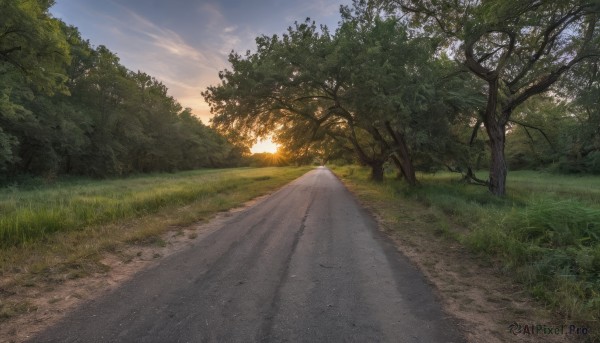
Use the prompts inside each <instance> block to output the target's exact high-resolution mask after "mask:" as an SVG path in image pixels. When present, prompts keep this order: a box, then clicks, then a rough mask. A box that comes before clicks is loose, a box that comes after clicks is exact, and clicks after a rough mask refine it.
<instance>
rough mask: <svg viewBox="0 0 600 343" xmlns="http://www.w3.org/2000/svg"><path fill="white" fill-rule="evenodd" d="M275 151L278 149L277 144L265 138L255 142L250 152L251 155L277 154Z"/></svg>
mask: <svg viewBox="0 0 600 343" xmlns="http://www.w3.org/2000/svg"><path fill="white" fill-rule="evenodd" d="M277 149H278V146H277V144H275V143H273V141H272V140H271V139H270V138H267V139H261V140H259V141H258V142H256V144H254V146H252V148H251V149H250V151H251V152H252V153H253V154H257V153H263V152H268V153H271V154H275V153H277Z"/></svg>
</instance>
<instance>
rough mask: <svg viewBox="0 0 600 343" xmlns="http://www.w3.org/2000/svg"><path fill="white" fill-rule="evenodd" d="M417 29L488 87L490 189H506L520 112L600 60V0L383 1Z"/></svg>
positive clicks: (486, 115)
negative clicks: (577, 69) (514, 120)
mask: <svg viewBox="0 0 600 343" xmlns="http://www.w3.org/2000/svg"><path fill="white" fill-rule="evenodd" d="M383 2H384V3H386V4H388V5H390V6H391V7H392V8H394V7H395V8H397V9H400V10H401V11H402V12H403V13H405V14H408V15H409V19H410V21H411V23H412V24H414V25H415V27H416V28H417V30H419V31H420V32H421V33H423V34H427V35H437V36H439V37H442V38H444V39H445V40H446V42H447V45H446V46H448V47H449V49H454V52H455V54H456V57H457V58H458V59H460V60H461V61H462V63H463V64H464V66H465V67H466V68H467V69H468V70H469V71H471V72H472V73H473V74H475V75H476V76H477V77H479V78H481V79H482V80H484V81H485V82H486V84H487V90H486V93H487V95H486V98H487V103H486V107H485V110H484V111H483V113H482V118H481V119H482V121H483V124H484V125H485V129H486V131H487V134H488V136H489V145H490V149H491V162H490V173H489V189H490V191H491V192H492V193H493V194H495V195H500V196H501V195H504V194H505V193H506V175H507V166H506V160H505V154H504V148H505V140H506V130H507V125H509V123H510V120H511V116H512V114H513V112H514V111H515V109H516V108H517V107H518V106H519V105H521V104H523V103H524V102H525V101H526V100H527V99H529V98H530V97H532V96H533V95H536V94H540V93H542V92H545V91H547V90H548V89H550V87H551V86H553V85H554V84H555V83H556V82H557V81H558V80H559V79H560V78H561V77H562V76H563V75H564V74H565V73H566V72H567V71H569V70H570V69H572V68H573V67H574V66H576V65H577V64H579V63H581V62H582V61H585V60H586V59H593V58H598V56H599V51H598V49H599V47H600V41H599V37H600V32H599V29H598V20H599V13H600V3H599V2H598V1H593V0H564V1H551V0H540V1H524V0H491V1H455V0H391V1H388V0H383Z"/></svg>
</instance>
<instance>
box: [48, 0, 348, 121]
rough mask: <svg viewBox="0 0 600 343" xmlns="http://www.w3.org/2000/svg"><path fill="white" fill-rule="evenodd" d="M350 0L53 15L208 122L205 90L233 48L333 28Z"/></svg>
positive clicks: (93, 3) (106, 1) (60, 5)
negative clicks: (291, 31) (299, 27)
mask: <svg viewBox="0 0 600 343" xmlns="http://www.w3.org/2000/svg"><path fill="white" fill-rule="evenodd" d="M351 2H352V1H351V0H329V1H328V0H304V1H291V0H279V1H278V0H250V1H243V0H221V1H216V0H213V1H209V0H168V1H167V0H57V1H56V4H55V5H54V7H52V9H51V13H52V14H53V15H54V16H55V17H57V18H60V19H62V20H63V21H65V22H66V23H67V24H70V25H74V26H76V27H78V28H79V30H80V31H81V34H82V36H83V37H84V38H85V39H89V40H90V42H91V44H92V45H94V46H98V45H105V46H107V47H108V48H109V49H110V50H111V51H112V52H114V53H116V54H117V55H118V56H119V58H120V59H121V63H122V64H123V65H125V66H126V67H127V68H129V69H131V70H134V71H137V70H141V71H144V72H146V73H148V74H150V75H152V76H154V77H156V78H157V79H159V80H160V81H162V82H163V83H164V84H165V85H166V86H167V87H168V88H169V93H170V94H171V95H172V96H174V97H175V98H176V99H177V100H178V101H179V102H180V103H181V104H182V106H184V107H191V108H192V109H193V111H194V113H195V114H196V115H198V116H199V117H200V118H201V119H202V120H203V121H204V122H205V123H207V122H208V118H209V117H210V112H209V109H208V105H207V104H206V103H205V102H204V100H203V99H202V96H201V95H200V92H202V91H203V90H204V89H205V88H206V87H207V86H209V85H211V84H217V83H218V81H219V80H218V71H219V70H222V69H224V68H227V67H228V63H227V55H228V53H229V52H230V51H231V50H235V51H238V52H244V51H246V50H248V49H251V50H252V49H253V48H254V46H255V45H254V39H255V38H256V37H257V36H259V35H262V34H267V35H272V34H281V33H283V32H284V31H285V30H286V29H287V27H288V26H290V25H292V24H293V23H294V21H304V19H306V17H310V18H311V19H313V20H315V21H316V22H317V24H325V25H327V26H329V27H330V29H332V31H333V30H334V29H335V27H337V22H338V21H339V18H340V16H339V6H340V4H346V5H348V4H350V3H351Z"/></svg>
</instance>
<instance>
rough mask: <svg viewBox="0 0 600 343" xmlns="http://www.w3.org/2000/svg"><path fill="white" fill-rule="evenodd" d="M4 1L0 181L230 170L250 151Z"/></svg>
mask: <svg viewBox="0 0 600 343" xmlns="http://www.w3.org/2000/svg"><path fill="white" fill-rule="evenodd" d="M52 4H53V1H38V0H26V1H12V0H2V1H0V181H4V182H12V181H14V180H17V179H19V178H20V177H24V176H28V177H30V176H36V177H43V178H46V179H53V178H55V177H56V176H59V175H83V176H92V177H107V176H125V175H129V174H135V173H148V172H161V171H176V170H189V169H197V168H201V167H213V168H214V167H228V166H233V165H236V164H237V163H238V159H239V158H240V157H241V153H242V151H241V150H239V149H237V148H235V147H234V146H233V145H231V144H229V143H228V141H227V140H226V139H225V138H224V137H223V136H221V135H219V134H218V133H217V132H215V131H214V130H213V129H211V128H209V127H208V126H206V125H204V124H203V123H202V122H201V121H200V120H199V119H198V118H197V117H195V116H194V115H193V114H192V113H191V110H190V109H189V108H182V106H181V105H180V104H179V103H178V102H177V100H175V99H174V98H173V97H171V96H169V94H168V92H167V87H165V85H163V84H162V83H161V82H160V81H159V80H157V79H155V78H153V77H152V76H150V75H148V74H145V73H144V72H141V71H137V72H134V71H131V70H128V69H127V68H125V67H124V66H123V65H121V64H120V63H119V58H118V57H117V55H116V54H114V53H113V52H111V51H110V50H109V49H108V48H106V47H105V46H102V45H100V46H98V47H93V46H91V45H90V43H89V41H87V40H85V39H84V38H83V37H81V34H80V33H79V31H78V30H77V28H75V27H73V26H69V25H67V24H65V23H64V22H62V21H60V20H58V19H56V18H53V17H51V16H50V15H49V13H48V9H49V8H50V7H51V6H52Z"/></svg>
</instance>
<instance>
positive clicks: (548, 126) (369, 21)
mask: <svg viewBox="0 0 600 343" xmlns="http://www.w3.org/2000/svg"><path fill="white" fill-rule="evenodd" d="M341 14H342V19H341V21H340V24H339V26H338V27H337V28H336V29H335V30H334V31H330V30H329V29H328V28H327V27H318V26H317V25H316V24H315V23H314V22H312V21H310V20H307V21H306V22H304V23H296V25H294V26H293V27H290V28H289V29H288V31H287V33H285V34H284V35H282V36H277V35H274V36H261V37H258V38H257V39H256V43H257V45H256V50H255V52H247V53H246V54H244V55H241V54H237V53H232V54H231V55H230V56H229V62H230V63H231V69H229V70H224V71H222V72H221V73H220V74H219V76H220V78H221V83H220V84H219V85H216V86H212V87H209V88H208V89H207V90H206V91H205V92H204V93H203V95H204V97H205V99H206V101H207V102H208V103H209V104H210V105H211V109H212V112H213V113H214V114H215V117H214V119H213V124H214V127H216V128H217V129H219V130H220V131H221V132H236V135H237V137H238V139H239V140H240V141H242V142H243V141H246V142H250V141H252V140H253V139H254V138H255V137H257V136H258V137H260V136H266V135H271V134H273V132H276V133H275V138H276V140H277V141H278V143H279V144H280V145H281V146H282V147H283V150H284V151H302V152H303V153H302V156H306V155H307V152H308V153H309V154H310V153H312V154H313V155H314V156H315V157H318V158H320V159H322V160H325V161H326V160H331V159H332V158H342V159H344V160H346V159H347V157H348V154H350V153H351V154H352V155H353V156H354V158H355V159H356V160H357V161H358V162H359V163H361V164H363V165H368V166H370V167H371V170H372V175H371V176H372V178H373V179H375V180H381V179H382V178H383V176H384V173H383V170H384V166H386V165H387V164H391V165H392V166H394V167H395V168H396V169H397V170H398V174H399V175H400V176H401V177H403V178H404V179H405V180H406V181H407V182H408V183H410V184H411V185H415V184H417V183H418V180H417V178H416V171H435V170H439V169H450V170H452V171H457V172H461V173H462V174H463V175H464V177H465V179H466V180H468V181H470V182H475V183H479V184H482V185H486V186H487V187H488V188H489V189H490V191H491V192H492V193H493V194H496V195H504V194H505V192H506V176H507V173H508V169H509V168H511V169H516V168H550V169H554V170H560V171H564V172H595V173H598V172H600V165H599V162H600V161H599V158H600V106H599V104H598V99H599V98H600V85H599V80H600V75H599V73H598V66H599V60H598V57H599V56H600V49H599V48H600V24H599V17H600V7H599V6H598V4H597V2H594V1H582V0H569V1H566V0H565V1H540V2H527V1H518V0H510V1H506V0H497V1H484V2H474V3H470V2H468V3H463V2H456V1H453V0H439V1H422V0H418V1H417V0H372V1H367V0H355V1H354V4H353V6H349V7H344V6H342V7H341ZM479 168H488V169H489V176H488V178H487V179H483V178H478V177H477V176H476V175H475V173H474V170H477V169H479Z"/></svg>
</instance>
